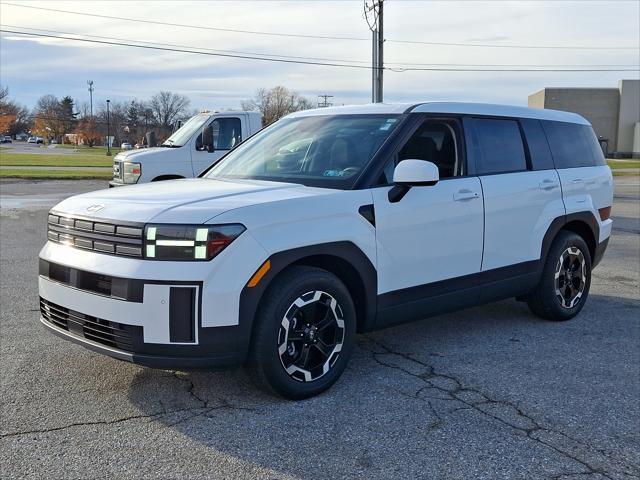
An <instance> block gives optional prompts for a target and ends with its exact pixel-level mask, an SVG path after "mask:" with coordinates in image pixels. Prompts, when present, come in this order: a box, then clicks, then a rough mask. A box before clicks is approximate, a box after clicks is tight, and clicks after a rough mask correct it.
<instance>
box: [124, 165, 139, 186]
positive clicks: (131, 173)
mask: <svg viewBox="0 0 640 480" xmlns="http://www.w3.org/2000/svg"><path fill="white" fill-rule="evenodd" d="M122 171H123V173H124V175H123V176H122V180H123V181H124V183H137V182H138V179H139V178H140V175H142V166H141V165H140V164H139V163H133V162H123V163H122Z"/></svg>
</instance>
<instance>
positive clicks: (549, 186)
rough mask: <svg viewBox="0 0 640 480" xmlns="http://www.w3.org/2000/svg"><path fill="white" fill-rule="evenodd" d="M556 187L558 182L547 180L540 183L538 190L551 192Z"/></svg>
mask: <svg viewBox="0 0 640 480" xmlns="http://www.w3.org/2000/svg"><path fill="white" fill-rule="evenodd" d="M558 185H559V184H558V182H556V181H554V180H551V179H549V178H547V179H545V180H543V181H541V182H540V185H539V186H540V190H553V189H554V188H556V187H558Z"/></svg>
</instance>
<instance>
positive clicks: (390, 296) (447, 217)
mask: <svg viewBox="0 0 640 480" xmlns="http://www.w3.org/2000/svg"><path fill="white" fill-rule="evenodd" d="M463 152H464V147H463V140H462V134H461V128H460V124H459V122H458V121H457V120H455V119H446V118H443V119H429V120H425V121H424V122H423V123H422V124H420V126H418V128H417V130H416V131H415V132H414V133H413V134H412V136H411V137H410V139H409V140H408V141H407V142H406V143H405V144H404V145H403V146H402V147H401V148H400V149H399V150H398V152H397V153H396V154H395V155H394V157H393V158H392V160H391V161H390V162H389V164H388V168H386V169H385V173H384V178H383V179H382V182H383V183H391V180H392V178H393V168H394V166H395V165H396V164H397V163H398V162H399V161H402V160H405V159H418V160H428V161H431V162H433V163H435V164H436V165H437V166H438V169H439V171H440V181H439V182H438V183H437V184H435V185H432V186H419V187H413V188H411V189H410V190H409V191H408V192H407V194H406V195H405V196H404V197H403V198H402V199H401V200H400V201H397V202H391V201H390V200H389V188H388V187H382V188H374V189H372V194H373V202H374V208H375V222H376V239H377V254H378V262H377V264H378V293H379V300H378V301H379V305H378V326H384V325H389V324H393V323H397V322H399V321H403V320H409V319H412V318H420V316H422V315H428V314H435V313H440V312H442V311H446V310H449V309H450V308H451V305H452V303H451V302H452V301H453V302H454V303H455V304H456V305H457V306H458V307H460V308H462V307H464V306H465V305H471V304H473V303H475V300H476V298H475V297H474V296H473V295H469V294H467V295H460V294H459V292H460V291H462V290H465V289H466V288H469V287H471V286H475V283H474V280H473V278H470V277H469V275H471V274H476V273H478V272H480V262H481V259H482V234H483V206H482V191H481V187H480V180H479V179H478V178H477V177H470V176H467V169H466V165H465V161H464V154H463ZM454 292H455V293H454Z"/></svg>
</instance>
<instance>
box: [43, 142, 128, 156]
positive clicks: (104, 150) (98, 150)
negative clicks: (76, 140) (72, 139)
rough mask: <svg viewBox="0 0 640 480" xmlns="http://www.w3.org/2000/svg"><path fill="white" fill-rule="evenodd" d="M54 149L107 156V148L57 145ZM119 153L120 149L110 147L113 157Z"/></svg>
mask: <svg viewBox="0 0 640 480" xmlns="http://www.w3.org/2000/svg"><path fill="white" fill-rule="evenodd" d="M55 148H63V149H65V150H78V152H80V153H83V154H87V155H105V156H106V154H107V147H87V146H86V145H67V144H59V145H56V146H55ZM119 152H120V148H118V147H111V153H113V154H114V155H115V154H116V153H119Z"/></svg>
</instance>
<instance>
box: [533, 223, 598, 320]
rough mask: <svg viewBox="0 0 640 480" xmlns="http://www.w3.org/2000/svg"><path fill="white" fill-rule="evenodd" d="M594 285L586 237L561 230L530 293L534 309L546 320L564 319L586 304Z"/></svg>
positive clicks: (576, 312)
mask: <svg viewBox="0 0 640 480" xmlns="http://www.w3.org/2000/svg"><path fill="white" fill-rule="evenodd" d="M590 286H591V254H590V253H589V248H588V247H587V244H586V243H585V241H584V240H583V239H582V237H580V236H579V235H577V234H575V233H573V232H567V231H561V232H560V233H559V234H558V236H557V237H556V239H555V240H554V241H553V244H552V245H551V248H550V249H549V254H548V255H547V259H546V261H545V264H544V267H543V270H542V277H541V278H540V282H539V283H538V285H537V286H536V287H535V289H534V290H533V291H532V292H530V293H529V295H528V297H527V303H528V305H529V308H530V309H531V311H532V312H533V313H535V314H536V315H538V316H539V317H542V318H544V319H547V320H554V321H564V320H570V319H571V318H573V317H575V316H576V315H577V314H578V313H579V312H580V310H582V307H584V304H585V302H586V301H587V297H588V296H589V287H590Z"/></svg>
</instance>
